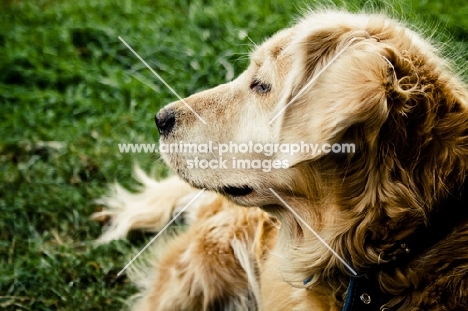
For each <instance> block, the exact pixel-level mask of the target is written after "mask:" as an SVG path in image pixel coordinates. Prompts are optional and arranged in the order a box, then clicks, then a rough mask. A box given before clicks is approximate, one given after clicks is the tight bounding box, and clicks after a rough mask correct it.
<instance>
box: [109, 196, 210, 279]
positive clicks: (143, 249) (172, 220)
mask: <svg viewBox="0 0 468 311" xmlns="http://www.w3.org/2000/svg"><path fill="white" fill-rule="evenodd" d="M203 191H205V188H203V189H202V190H201V191H200V192H198V193H197V195H196V196H194V197H193V198H192V199H191V200H190V202H188V203H187V205H185V206H184V208H183V209H181V210H180V212H178V213H177V215H175V216H174V217H173V218H172V219H171V221H169V222H168V223H167V224H166V225H165V226H164V228H162V229H161V231H159V232H158V234H156V235H155V236H154V237H153V238H152V239H151V240H150V241H149V242H148V244H146V245H145V247H143V248H142V249H141V251H139V252H138V254H136V255H135V257H133V258H132V260H130V261H129V263H127V264H126V265H125V267H123V269H122V270H120V272H119V273H117V276H120V275H121V274H122V273H123V272H124V271H125V270H127V268H128V267H129V266H130V265H131V264H132V263H133V262H134V261H135V259H137V258H138V257H139V256H140V255H141V254H142V253H143V252H144V251H145V250H146V249H147V248H148V247H149V246H150V245H151V243H153V242H154V241H156V239H157V238H158V237H159V236H160V235H161V234H162V233H163V232H164V231H165V230H166V229H167V227H169V226H170V225H171V224H172V223H173V222H174V220H176V219H177V217H179V215H180V214H182V213H183V212H184V211H185V210H186V209H187V207H189V206H190V204H192V203H193V201H195V200H196V199H197V198H198V197H199V196H200V195H201V194H202V193H203Z"/></svg>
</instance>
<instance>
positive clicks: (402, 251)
mask: <svg viewBox="0 0 468 311" xmlns="http://www.w3.org/2000/svg"><path fill="white" fill-rule="evenodd" d="M467 221H468V185H467V182H465V183H463V184H462V185H461V186H460V187H458V189H456V190H455V191H454V192H453V193H451V194H450V195H449V197H448V198H447V199H445V200H442V201H441V202H440V203H439V204H437V205H436V206H435V207H434V210H433V211H432V213H431V217H430V218H429V222H428V223H427V224H424V225H422V226H420V227H419V228H418V229H416V231H415V232H414V233H413V234H411V235H410V236H409V237H408V238H407V239H405V240H402V241H396V243H395V246H394V247H393V248H391V249H390V250H389V251H387V252H385V253H384V254H383V255H382V256H384V257H383V258H382V259H384V261H385V262H386V263H385V264H382V265H379V266H378V267H377V270H376V271H372V272H370V273H368V274H366V275H363V276H359V277H355V276H352V277H351V280H350V282H349V286H348V290H347V294H346V298H345V303H344V306H343V309H342V311H378V310H380V307H381V306H382V305H384V304H385V303H386V302H388V301H389V300H390V298H391V297H389V296H387V295H386V294H384V293H383V292H382V291H381V290H380V285H379V283H378V281H377V273H378V272H379V271H384V270H391V269H393V268H394V267H396V266H401V265H405V264H408V263H409V262H410V261H411V260H412V259H413V258H415V257H416V256H418V255H420V254H422V253H423V252H424V251H425V250H428V249H430V248H431V247H433V246H434V245H435V244H436V243H437V242H439V241H441V240H443V239H444V238H446V237H447V236H448V235H449V234H450V233H451V232H453V230H454V228H456V227H457V226H459V225H462V224H464V223H466V222H467ZM388 310H390V309H388Z"/></svg>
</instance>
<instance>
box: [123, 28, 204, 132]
mask: <svg viewBox="0 0 468 311" xmlns="http://www.w3.org/2000/svg"><path fill="white" fill-rule="evenodd" d="M119 39H120V41H122V43H123V44H125V46H126V47H127V48H128V49H129V50H130V51H132V53H133V54H135V56H136V57H138V59H139V60H140V61H141V62H142V63H143V64H144V65H145V66H146V67H148V69H149V70H150V71H151V72H152V73H153V74H154V75H155V76H156V78H158V79H159V81H161V82H162V83H163V84H164V85H165V86H166V87H167V88H168V89H169V91H171V92H172V94H174V95H175V96H177V98H178V99H179V100H180V101H181V102H183V103H184V105H185V106H187V108H188V109H190V111H191V112H193V114H194V115H196V116H197V118H198V119H200V121H202V122H203V124H206V121H205V120H203V118H202V117H200V115H199V114H198V113H196V112H195V110H193V109H192V107H190V105H189V104H187V102H186V101H185V100H184V99H183V98H182V97H180V96H179V94H177V92H176V91H174V89H173V88H172V87H171V86H170V85H169V84H167V82H166V81H164V79H163V78H162V77H161V76H160V75H159V74H158V73H157V72H156V71H154V70H153V68H151V67H150V65H148V63H147V62H145V60H144V59H143V58H141V56H140V55H138V53H137V52H135V51H134V50H133V49H132V47H131V46H130V45H128V43H127V42H125V40H124V39H122V37H120V36H119Z"/></svg>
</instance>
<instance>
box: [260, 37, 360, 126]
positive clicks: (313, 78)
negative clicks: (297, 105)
mask: <svg viewBox="0 0 468 311" xmlns="http://www.w3.org/2000/svg"><path fill="white" fill-rule="evenodd" d="M356 39H357V38H356V37H354V38H352V39H351V40H350V41H349V42H348V43H347V44H346V45H345V46H344V48H343V49H342V50H341V51H339V52H338V53H337V54H336V55H335V56H333V58H332V59H331V60H330V61H329V62H328V63H327V64H326V65H325V66H324V67H323V68H322V69H320V71H319V72H318V73H317V74H316V75H315V76H313V77H312V79H310V81H309V82H307V84H306V85H305V86H304V87H303V88H302V89H301V90H300V91H299V92H298V93H297V94H296V96H294V97H293V98H292V99H291V100H290V101H289V102H288V103H287V104H286V106H284V107H283V109H281V110H280V111H279V112H278V113H277V114H276V115H275V116H274V117H273V119H271V120H270V122H268V124H271V123H273V121H275V120H276V118H278V117H279V116H280V115H281V114H282V113H283V112H284V111H285V110H286V108H288V107H289V105H291V104H292V103H293V102H294V101H295V100H296V99H298V98H299V96H301V95H302V93H304V92H305V90H306V89H307V88H308V87H309V86H310V85H311V84H312V83H314V81H315V80H317V79H318V77H320V75H321V74H322V73H323V72H324V71H325V70H326V69H327V68H328V67H329V66H330V65H331V64H332V63H333V62H334V61H335V60H336V59H337V58H338V57H339V56H340V55H341V54H343V52H344V51H345V50H346V49H347V48H348V47H349V46H350V45H351V43H353V42H354V41H355V40H356Z"/></svg>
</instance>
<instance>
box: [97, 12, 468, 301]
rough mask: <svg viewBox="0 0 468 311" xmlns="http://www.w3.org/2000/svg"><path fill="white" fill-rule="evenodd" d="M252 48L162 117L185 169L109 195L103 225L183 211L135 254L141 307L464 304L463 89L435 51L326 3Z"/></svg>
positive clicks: (166, 140)
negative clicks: (178, 228)
mask: <svg viewBox="0 0 468 311" xmlns="http://www.w3.org/2000/svg"><path fill="white" fill-rule="evenodd" d="M250 60H251V61H250V65H249V67H248V68H247V70H246V71H245V72H243V73H242V74H241V75H240V76H239V77H238V78H237V79H235V80H234V81H232V82H229V83H226V84H223V85H219V86H217V87H215V88H213V89H210V90H207V91H204V92H201V93H198V94H195V95H192V96H190V97H188V98H186V99H185V100H183V101H177V102H174V103H171V104H169V105H167V106H166V107H165V108H163V109H162V110H161V111H160V112H159V113H158V114H157V115H156V123H157V126H158V128H159V131H160V133H161V141H160V143H161V145H162V146H166V147H167V146H170V145H171V144H172V147H174V146H177V145H179V146H180V147H181V148H180V149H174V148H176V147H174V148H173V149H170V148H169V149H165V151H162V156H163V158H164V160H165V161H166V162H167V164H168V165H169V166H170V167H171V168H173V169H174V171H175V172H176V173H177V175H178V176H179V177H171V178H169V179H167V180H164V181H161V182H156V181H153V180H152V179H150V178H149V177H147V176H146V175H145V174H144V173H142V172H141V171H138V170H137V175H138V179H139V181H140V182H141V183H142V184H143V187H144V188H143V189H142V191H141V192H140V193H136V194H135V193H129V192H127V191H126V190H124V189H122V188H120V187H119V186H116V187H114V192H113V193H112V194H111V195H109V196H108V197H106V198H104V199H102V200H101V202H102V203H103V204H105V205H107V206H108V207H109V209H107V210H104V211H102V212H100V213H98V214H96V215H95V217H96V218H103V217H108V218H109V219H110V226H109V227H108V229H107V231H106V232H105V233H104V234H103V236H102V237H101V241H109V240H112V239H116V238H121V237H123V236H124V235H125V234H126V233H127V232H128V231H129V230H131V229H143V230H150V231H155V232H157V231H159V230H161V229H163V228H164V226H165V225H166V224H167V223H168V222H169V221H170V220H171V218H172V217H173V216H175V215H177V214H180V213H182V215H181V216H180V217H181V219H183V221H184V222H186V223H187V224H188V229H187V230H186V231H184V232H182V233H180V234H178V235H177V236H175V237H168V238H166V239H165V242H164V245H159V246H158V247H157V248H156V250H154V251H152V252H149V253H148V254H146V256H145V257H146V262H148V263H149V267H147V268H146V270H139V269H138V268H135V267H134V266H133V275H134V277H133V278H134V279H136V282H137V283H138V284H140V285H141V286H142V288H141V293H140V294H139V295H138V299H137V301H135V302H134V306H133V308H134V310H341V309H343V310H468V227H467V223H468V222H467V218H468V217H467V214H468V206H467V205H468V203H467V202H468V195H467V194H466V191H467V189H468V188H467V189H465V188H466V187H464V182H465V176H466V171H467V170H466V168H467V160H468V123H467V122H468V121H467V120H468V106H467V105H468V92H467V88H466V86H465V85H464V84H463V83H462V82H461V80H460V79H459V78H457V75H456V74H455V73H454V71H453V70H452V69H451V68H450V64H449V63H448V62H447V61H445V60H444V59H443V58H442V57H441V56H439V52H438V51H437V49H436V48H435V47H434V46H433V45H431V44H430V43H429V41H428V40H427V39H424V38H423V37H422V36H420V35H419V34H417V33H416V32H414V31H412V30H410V29H409V28H407V27H406V26H405V25H403V24H402V23H400V22H397V21H395V20H392V19H389V18H387V17H385V16H383V15H378V14H351V13H346V12H341V11H327V10H324V11H319V12H310V13H308V14H306V15H305V16H304V17H303V18H302V19H301V20H299V21H298V23H297V24H296V25H294V26H292V27H291V28H288V29H285V30H282V31H280V32H279V33H277V34H276V35H274V36H273V37H272V38H270V39H268V40H267V41H265V42H264V43H263V44H262V45H260V46H258V47H256V48H255V50H254V51H253V52H252V54H251V56H250ZM202 121H203V122H202ZM205 123H206V124H205ZM186 142H189V143H192V144H194V145H193V146H196V145H197V144H198V145H199V146H203V148H199V149H192V150H191V151H190V152H187V150H185V151H184V150H182V149H183V148H182V145H183V144H184V143H186ZM208 143H209V144H211V145H209V146H207V144H208ZM242 144H244V145H243V147H242V148H243V149H242V150H241V147H240V145H242ZM306 144H314V146H321V147H322V148H321V149H320V150H318V151H317V152H312V151H311V150H308V149H307V150H306V149H300V150H298V149H294V150H293V147H291V146H295V147H294V148H296V147H297V146H301V148H302V147H303V145H306ZM340 144H341V145H340ZM345 145H346V146H351V145H352V146H354V147H355V148H354V149H353V150H351V149H350V150H348V151H349V152H320V151H330V147H331V146H333V147H332V148H334V149H333V150H335V149H336V148H335V146H338V147H339V146H345ZM226 146H228V147H229V148H226ZM235 146H237V147H239V148H237V149H236V148H235ZM266 146H268V150H267V149H266V148H267V147H266ZM288 146H289V147H290V149H288V148H286V147H288ZM324 146H327V149H324V148H323V147H324ZM231 147H232V148H231ZM257 147H258V148H260V147H262V148H264V149H263V152H257V151H258V150H259V149H258V148H257ZM338 147H337V148H338ZM221 148H223V150H222V151H223V153H221V152H220V151H221ZM245 148H248V149H245ZM252 148H253V149H252ZM255 148H257V149H258V150H257V149H255ZM255 150H257V151H255ZM265 151H268V152H265ZM239 159H241V160H242V162H237V160H239ZM223 161H224V162H223ZM202 164H203V165H202ZM199 189H206V191H204V192H200V190H199ZM195 197H196V198H195ZM194 198H195V199H194ZM188 203H191V204H189V205H188V206H187V204H188ZM239 205H240V206H243V207H240V206H239ZM245 207H247V208H245ZM257 207H260V208H257ZM185 208H187V209H185ZM140 266H141V264H140Z"/></svg>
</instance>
